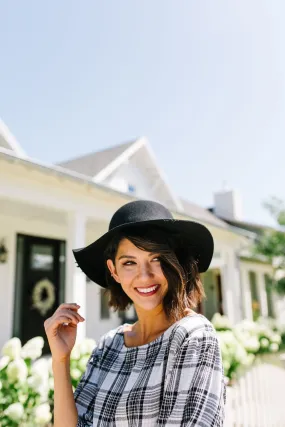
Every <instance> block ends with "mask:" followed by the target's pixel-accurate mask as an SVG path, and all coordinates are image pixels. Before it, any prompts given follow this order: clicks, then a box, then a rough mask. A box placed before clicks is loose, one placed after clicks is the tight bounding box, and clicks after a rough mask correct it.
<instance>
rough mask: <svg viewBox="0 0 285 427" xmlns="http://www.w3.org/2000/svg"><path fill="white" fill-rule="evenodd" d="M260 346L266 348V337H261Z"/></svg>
mask: <svg viewBox="0 0 285 427" xmlns="http://www.w3.org/2000/svg"><path fill="white" fill-rule="evenodd" d="M260 346H261V347H262V348H266V347H268V346H269V340H268V339H267V338H261V340H260Z"/></svg>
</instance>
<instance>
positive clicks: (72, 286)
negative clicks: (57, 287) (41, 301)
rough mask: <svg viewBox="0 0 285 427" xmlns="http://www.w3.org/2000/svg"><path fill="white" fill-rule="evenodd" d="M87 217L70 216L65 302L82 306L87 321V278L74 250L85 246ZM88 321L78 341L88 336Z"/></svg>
mask: <svg viewBox="0 0 285 427" xmlns="http://www.w3.org/2000/svg"><path fill="white" fill-rule="evenodd" d="M85 235H86V216H85V215H84V213H82V212H70V213H69V214H68V238H67V249H66V285H65V302H67V303H76V304H78V305H80V309H79V313H80V314H81V315H82V316H83V317H84V319H86V276H85V274H84V273H83V272H82V271H81V269H80V268H79V267H77V265H76V261H75V258H74V256H73V253H72V249H77V248H82V247H83V246H85ZM86 321H87V319H86V320H85V322H80V323H79V324H78V327H77V340H78V341H81V340H82V339H83V338H85V336H86Z"/></svg>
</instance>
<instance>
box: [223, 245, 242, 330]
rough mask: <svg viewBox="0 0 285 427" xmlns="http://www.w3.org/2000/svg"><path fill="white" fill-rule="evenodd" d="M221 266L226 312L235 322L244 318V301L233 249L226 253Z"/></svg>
mask: <svg viewBox="0 0 285 427" xmlns="http://www.w3.org/2000/svg"><path fill="white" fill-rule="evenodd" d="M224 259H225V264H224V266H223V267H222V268H221V277H222V292H223V309H224V314H225V315H226V316H227V317H228V318H229V319H230V321H231V322H232V323H233V324H235V323H237V322H239V321H240V320H241V318H242V301H241V289H240V286H241V284H240V275H239V270H238V263H237V260H236V257H235V254H234V252H233V251H229V252H227V253H226V254H225V257H224Z"/></svg>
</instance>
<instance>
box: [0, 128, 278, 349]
mask: <svg viewBox="0 0 285 427" xmlns="http://www.w3.org/2000/svg"><path fill="white" fill-rule="evenodd" d="M0 178H1V179H0V261H1V262H0V310H1V311H0V312H1V326H2V327H1V330H0V348H1V347H2V345H3V344H4V342H5V341H6V340H7V339H9V338H10V337H12V336H18V337H19V338H20V339H21V340H22V342H23V343H24V342H26V341H27V340H28V339H29V338H31V337H33V336H36V335H42V336H44V337H45V334H44V327H43V323H44V320H45V318H47V317H49V316H50V315H51V314H52V313H53V312H54V310H55V309H56V307H57V306H58V305H59V304H60V303H61V302H77V303H78V304H80V305H81V309H80V313H81V314H82V315H83V316H84V317H85V318H86V322H84V324H80V325H79V326H78V333H79V339H81V338H82V337H84V336H85V335H87V336H88V337H93V338H95V339H98V338H99V337H100V336H101V335H102V334H103V333H105V332H106V331H107V330H109V329H111V328H113V327H116V326H117V325H119V324H120V323H121V322H122V319H121V317H120V316H119V315H118V313H114V312H112V311H111V310H109V309H108V307H107V302H106V300H105V297H104V296H103V293H102V289H101V288H100V287H99V286H98V285H96V284H94V283H92V282H90V281H88V280H86V277H85V275H84V274H83V273H82V272H81V271H80V269H78V268H77V267H76V263H75V260H74V257H73V254H72V251H71V249H72V248H78V247H83V246H85V245H86V244H88V243H91V242H92V241H94V240H95V239H96V238H97V237H99V236H100V235H101V234H103V233H104V232H106V231H107V227H108V223H109V221H110V219H111V216H112V215H113V213H114V212H115V211H116V210H117V209H118V208H119V207H120V206H122V205H123V204H125V203H127V202H128V201H131V200H134V199H136V198H144V199H152V200H156V201H160V202H161V203H163V204H165V205H166V206H167V207H168V208H169V209H170V210H171V211H172V213H173V215H174V217H175V218H179V219H191V220H196V221H198V222H201V223H203V224H205V225H206V226H207V227H208V228H209V229H210V231H211V232H212V234H213V236H214V241H215V254H214V257H213V260H212V263H211V266H210V270H209V271H208V272H207V273H206V274H205V275H204V276H203V280H204V285H205V288H206V294H207V300H206V301H205V302H204V303H203V304H202V306H201V307H199V310H200V311H201V312H202V313H203V314H205V315H206V316H207V317H208V318H211V317H212V315H213V314H214V313H215V312H216V311H219V312H221V313H224V314H226V315H228V317H229V318H230V319H231V320H232V321H233V322H234V323H235V322H237V321H239V320H241V319H242V318H245V317H247V318H252V297H251V287H250V282H249V278H248V277H249V276H248V272H249V271H254V272H255V274H256V275H257V277H258V278H259V279H260V280H259V282H258V292H259V295H260V296H261V297H260V298H261V299H260V300H261V302H262V303H261V314H263V315H266V314H267V313H268V301H267V295H266V291H265V282H264V273H266V272H267V271H269V268H270V266H267V265H262V264H259V263H257V262H254V261H251V264H245V263H244V261H243V260H242V259H241V255H242V252H243V251H244V249H245V248H247V247H249V245H250V244H251V242H252V239H253V237H254V234H253V233H252V232H249V231H246V230H244V229H242V228H240V227H236V226H232V225H230V224H229V223H228V222H226V221H224V220H222V219H220V218H219V217H218V216H216V215H214V214H213V213H211V212H210V211H209V210H207V209H204V208H202V207H200V206H197V205H194V204H192V203H190V202H188V201H185V200H180V199H179V198H178V197H177V195H176V194H174V192H173V191H172V189H171V186H170V184H169V183H168V180H167V177H166V176H165V175H164V173H163V172H162V171H161V170H160V168H159V166H158V164H157V161H156V159H155V156H154V154H153V152H152V149H151V147H150V145H149V143H148V141H147V140H146V138H140V139H138V140H136V141H133V142H129V143H127V144H123V145H119V146H116V147H113V148H110V149H107V150H104V151H101V152H97V153H91V154H89V155H86V156H83V157H80V158H77V159H74V160H70V161H66V162H65V163H62V164H60V165H47V164H45V163H43V162H40V161H37V160H34V159H31V158H30V157H29V156H28V155H27V154H26V153H25V152H24V150H23V149H22V148H21V147H20V145H19V144H18V143H17V141H16V139H15V138H14V137H13V135H12V134H11V133H10V131H9V130H8V129H7V127H6V126H5V125H4V123H2V122H1V123H0ZM220 202H221V201H220ZM1 242H2V243H1ZM6 251H7V253H5V252H6ZM1 252H2V255H1ZM134 314H135V313H134V312H133V310H132V309H130V310H129V311H128V312H127V313H126V314H125V319H124V320H125V321H127V320H126V319H128V318H129V319H132V318H133V317H134ZM47 351H48V346H47V344H46V346H45V348H44V352H47Z"/></svg>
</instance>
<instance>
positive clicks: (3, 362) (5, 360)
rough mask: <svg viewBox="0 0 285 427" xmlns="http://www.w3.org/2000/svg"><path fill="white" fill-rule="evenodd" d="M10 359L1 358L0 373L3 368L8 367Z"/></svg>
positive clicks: (7, 357)
mask: <svg viewBox="0 0 285 427" xmlns="http://www.w3.org/2000/svg"><path fill="white" fill-rule="evenodd" d="M10 360H11V359H10V357H9V356H3V357H1V359H0V371H1V370H2V369H4V368H6V366H7V365H8V363H9V362H10Z"/></svg>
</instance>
